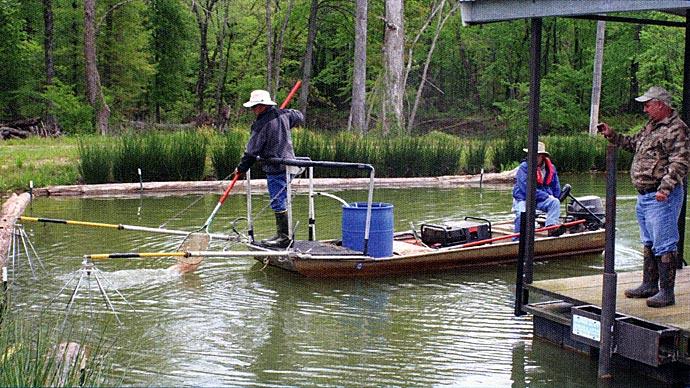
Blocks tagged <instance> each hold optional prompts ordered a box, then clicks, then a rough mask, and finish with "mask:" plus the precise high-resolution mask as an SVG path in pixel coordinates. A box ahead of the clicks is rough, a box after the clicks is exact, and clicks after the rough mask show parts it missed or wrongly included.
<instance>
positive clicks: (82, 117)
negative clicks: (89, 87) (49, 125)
mask: <svg viewBox="0 0 690 388" xmlns="http://www.w3.org/2000/svg"><path fill="white" fill-rule="evenodd" d="M42 96H43V98H45V99H46V100H47V101H50V103H51V111H50V113H52V114H53V116H54V117H55V118H56V119H57V121H58V123H59V124H60V127H62V129H63V131H64V132H65V133H68V134H86V133H91V132H92V131H93V123H92V120H91V118H92V117H93V108H92V107H91V105H89V104H88V103H87V102H86V101H85V100H84V99H83V97H81V98H80V97H78V96H76V95H75V93H74V90H73V88H72V87H71V86H70V85H67V84H64V83H63V82H61V81H60V80H54V83H53V84H52V85H49V86H48V87H47V88H46V91H45V92H44V93H43V94H42Z"/></svg>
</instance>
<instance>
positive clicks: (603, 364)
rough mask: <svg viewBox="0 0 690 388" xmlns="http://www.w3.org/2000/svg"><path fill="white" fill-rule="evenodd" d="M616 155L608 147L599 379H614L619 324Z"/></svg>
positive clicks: (614, 148)
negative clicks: (617, 298) (615, 347)
mask: <svg viewBox="0 0 690 388" xmlns="http://www.w3.org/2000/svg"><path fill="white" fill-rule="evenodd" d="M616 156H617V150H616V146H615V145H614V144H611V143H609V144H608V146H607V147H606V222H607V224H608V226H607V227H606V245H605V247H604V280H603V281H604V283H603V285H602V290H601V301H602V303H601V305H602V306H601V342H600V343H599V373H598V374H599V378H602V379H604V378H606V379H607V378H611V356H612V355H613V349H614V345H615V343H614V338H613V330H614V327H615V324H616V284H617V275H616V265H615V264H616V256H615V247H616V246H615V241H616Z"/></svg>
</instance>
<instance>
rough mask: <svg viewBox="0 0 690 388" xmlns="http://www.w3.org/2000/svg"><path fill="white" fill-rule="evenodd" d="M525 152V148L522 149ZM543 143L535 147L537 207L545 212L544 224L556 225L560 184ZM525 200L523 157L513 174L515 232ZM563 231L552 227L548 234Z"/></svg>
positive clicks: (525, 163) (525, 181) (557, 233)
mask: <svg viewBox="0 0 690 388" xmlns="http://www.w3.org/2000/svg"><path fill="white" fill-rule="evenodd" d="M523 150H524V151H525V152H527V149H526V148H524V149H523ZM549 156H550V155H549V153H548V152H546V146H545V145H544V143H542V142H539V145H538V147H537V195H536V199H537V209H538V210H541V211H543V212H546V222H545V223H544V226H550V225H556V224H558V223H559V218H560V216H561V202H560V201H559V200H558V198H559V197H560V195H561V184H560V182H559V181H558V172H557V171H556V166H554V165H553V163H552V162H551V159H549ZM526 200H527V159H523V160H522V162H520V166H519V167H518V171H517V174H516V175H515V185H514V186H513V209H512V210H513V212H514V213H515V228H514V230H515V233H519V232H520V214H521V213H523V212H525V209H526ZM562 233H563V231H562V230H561V229H560V228H559V229H554V230H550V231H549V236H558V235H560V234H562Z"/></svg>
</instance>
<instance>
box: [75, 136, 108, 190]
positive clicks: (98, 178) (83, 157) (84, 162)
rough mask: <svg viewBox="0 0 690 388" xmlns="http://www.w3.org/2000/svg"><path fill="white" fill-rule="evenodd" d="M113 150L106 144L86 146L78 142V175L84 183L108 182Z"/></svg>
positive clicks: (81, 141)
mask: <svg viewBox="0 0 690 388" xmlns="http://www.w3.org/2000/svg"><path fill="white" fill-rule="evenodd" d="M112 154H113V150H112V147H110V146H109V145H107V144H86V143H85V142H84V141H83V140H80V141H79V155H80V160H79V173H80V174H81V177H82V179H83V180H84V182H86V183H107V182H110V181H111V179H112V177H111V171H112V168H113V155H112Z"/></svg>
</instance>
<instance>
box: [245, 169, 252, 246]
mask: <svg viewBox="0 0 690 388" xmlns="http://www.w3.org/2000/svg"><path fill="white" fill-rule="evenodd" d="M251 171H252V170H251V169H249V170H247V172H246V173H245V175H244V176H245V181H246V182H247V227H248V228H249V230H248V231H247V235H249V241H250V242H254V219H253V218H252V173H251Z"/></svg>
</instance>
